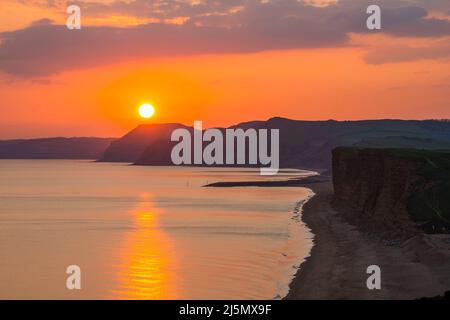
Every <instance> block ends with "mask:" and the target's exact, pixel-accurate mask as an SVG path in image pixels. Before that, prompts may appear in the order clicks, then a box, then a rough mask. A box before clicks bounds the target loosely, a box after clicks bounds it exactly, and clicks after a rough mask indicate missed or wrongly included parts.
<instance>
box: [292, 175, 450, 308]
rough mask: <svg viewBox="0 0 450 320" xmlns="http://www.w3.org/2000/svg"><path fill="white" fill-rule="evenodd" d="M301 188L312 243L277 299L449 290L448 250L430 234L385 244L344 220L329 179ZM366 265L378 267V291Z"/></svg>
mask: <svg viewBox="0 0 450 320" xmlns="http://www.w3.org/2000/svg"><path fill="white" fill-rule="evenodd" d="M305 187H307V188H310V189H312V190H313V192H314V193H315V196H314V197H313V198H311V199H310V200H308V202H306V203H305V205H304V206H303V212H302V220H303V222H304V223H305V224H306V225H307V226H308V227H309V228H310V229H311V230H312V233H313V234H314V239H313V243H314V244H313V247H312V249H311V253H310V256H309V257H308V258H307V259H306V260H305V262H304V263H302V265H301V266H300V268H299V270H298V271H297V274H296V275H295V277H294V279H293V281H292V282H291V284H290V290H289V293H288V295H287V296H286V297H284V298H283V299H286V300H303V299H304V300H311V299H320V300H322V299H358V300H365V299H418V298H423V297H435V296H439V295H442V294H444V292H445V291H446V290H449V289H450V251H449V248H445V247H442V246H440V244H441V242H439V241H435V240H437V239H436V236H431V235H425V234H420V235H417V236H415V237H413V238H410V239H408V240H407V241H404V242H403V243H401V244H400V245H399V246H388V245H386V244H384V243H383V242H382V241H379V240H374V239H371V238H369V237H368V236H367V235H365V234H364V233H362V232H361V231H360V230H359V228H358V227H355V226H353V225H351V224H349V223H347V222H346V221H345V219H344V217H343V216H344V214H343V213H342V212H338V211H336V210H335V209H334V208H333V207H332V205H331V200H332V196H333V189H332V184H331V182H323V183H318V184H314V185H308V186H305ZM444 237H445V236H444ZM433 241H435V242H433ZM370 265H378V266H380V268H381V290H369V289H368V288H367V285H366V281H367V278H368V277H369V276H370V275H369V274H367V273H366V270H367V267H368V266H370Z"/></svg>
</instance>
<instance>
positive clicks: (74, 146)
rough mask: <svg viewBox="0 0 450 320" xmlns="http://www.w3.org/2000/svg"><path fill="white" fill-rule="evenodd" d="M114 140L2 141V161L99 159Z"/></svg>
mask: <svg viewBox="0 0 450 320" xmlns="http://www.w3.org/2000/svg"><path fill="white" fill-rule="evenodd" d="M112 141H114V139H113V138H44V139H21V140H0V159H98V158H99V157H100V156H101V155H102V154H103V153H104V152H105V150H106V149H107V148H108V146H109V145H110V144H111V142H112Z"/></svg>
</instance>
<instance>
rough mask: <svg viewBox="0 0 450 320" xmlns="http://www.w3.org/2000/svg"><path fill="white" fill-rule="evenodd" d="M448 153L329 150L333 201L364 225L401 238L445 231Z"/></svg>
mask: <svg viewBox="0 0 450 320" xmlns="http://www.w3.org/2000/svg"><path fill="white" fill-rule="evenodd" d="M449 163H450V152H439V151H419V150H407V149H404V150H402V149H359V148H346V147H339V148H336V149H334V150H333V160H332V167H333V185H334V191H335V203H336V205H337V206H343V207H346V210H344V211H345V212H347V215H348V218H349V219H350V220H351V221H353V222H355V223H358V224H360V225H363V226H365V227H366V228H367V229H370V230H376V231H377V232H378V233H379V232H381V233H387V234H388V235H389V236H391V237H403V236H406V235H408V234H411V233H412V232H415V230H417V227H419V228H420V227H422V228H428V229H429V230H427V231H430V232H433V231H434V232H448V227H449V224H448V222H449V220H450V212H449V208H450V205H449V200H448V196H446V194H447V195H448V194H450V185H449V179H448V177H449V176H450V165H449Z"/></svg>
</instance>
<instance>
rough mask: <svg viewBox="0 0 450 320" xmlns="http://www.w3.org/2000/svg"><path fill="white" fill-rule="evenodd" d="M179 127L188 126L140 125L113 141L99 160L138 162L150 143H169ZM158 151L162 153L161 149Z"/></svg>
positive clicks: (173, 124) (168, 124) (171, 124)
mask: <svg viewBox="0 0 450 320" xmlns="http://www.w3.org/2000/svg"><path fill="white" fill-rule="evenodd" d="M177 128H187V127H186V126H183V125H181V124H175V123H167V124H147V125H140V126H138V127H136V128H135V129H133V130H131V131H130V132H129V133H127V134H126V135H124V136H123V137H122V138H120V139H117V140H116V141H114V142H112V143H111V145H110V146H109V147H108V148H107V149H106V150H105V152H104V154H103V155H102V156H101V157H100V159H99V161H101V162H136V161H137V160H138V159H139V158H140V157H141V155H142V154H143V153H144V151H145V150H146V149H147V147H148V146H149V145H152V144H153V143H156V142H158V141H163V142H165V143H166V144H169V143H170V135H171V133H172V131H173V130H175V129H177ZM161 147H163V146H161ZM158 150H159V149H158ZM154 151H155V150H154ZM158 153H161V150H159V151H158ZM169 159H170V158H169Z"/></svg>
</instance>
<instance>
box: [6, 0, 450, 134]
mask: <svg viewBox="0 0 450 320" xmlns="http://www.w3.org/2000/svg"><path fill="white" fill-rule="evenodd" d="M37 2H39V1H37ZM7 3H10V5H9V7H8V8H9V9H8V10H10V11H13V10H19V11H20V12H23V14H24V16H23V17H22V20H23V21H22V20H20V19H19V20H20V21H19V20H17V21H13V20H11V19H10V20H8V21H6V22H5V21H4V20H3V22H2V23H1V25H0V30H3V31H5V30H8V31H11V30H17V29H20V28H24V26H26V25H27V24H28V23H29V22H30V20H31V21H34V20H36V19H39V17H41V18H45V17H50V18H52V19H54V20H55V21H56V20H57V19H58V17H61V14H59V15H58V14H56V13H55V12H58V11H57V10H55V9H54V8H46V7H41V6H40V4H39V3H38V4H35V10H34V11H33V10H31V9H27V10H25V9H24V8H22V7H21V5H19V4H17V3H13V2H12V1H9V0H8V1H7ZM4 5H5V4H4ZM0 11H1V10H0ZM16 12H17V11H16ZM4 14H5V11H3V15H4ZM0 18H1V16H0ZM105 19H106V18H103V21H106V20H105ZM111 19H112V18H111ZM114 19H117V18H114ZM1 20H2V19H0V21H1ZM108 21H109V22H108V23H114V22H111V20H108ZM115 21H117V20H115ZM92 23H94V22H92ZM0 38H1V36H0ZM449 39H450V35H449V36H448V37H442V36H441V37H427V38H416V37H401V38H400V37H398V38H397V37H394V36H391V35H384V34H378V35H367V34H366V35H357V34H350V40H349V41H348V42H347V44H346V45H345V46H339V47H329V48H297V49H296V48H280V49H268V50H257V51H256V52H236V53H215V54H212V53H195V54H192V53H190V54H179V55H173V56H171V55H167V56H160V57H149V58H147V57H145V56H140V57H138V58H136V57H130V58H127V57H124V59H121V60H120V61H112V62H111V63H104V64H99V65H98V66H86V67H79V68H74V69H68V70H59V71H58V72H53V73H50V74H45V75H38V76H28V75H27V76H23V75H14V74H11V73H10V72H0V81H1V86H0V111H1V112H2V117H1V118H0V139H6V138H25V137H45V136H120V135H123V134H124V133H126V132H127V131H128V130H130V129H132V128H134V127H135V126H136V125H138V124H140V123H144V122H143V120H141V119H139V117H138V114H137V108H138V106H139V104H141V103H144V102H149V103H152V104H153V105H154V106H155V108H156V115H155V117H154V118H153V119H151V120H148V121H147V122H150V123H151V122H181V123H185V124H192V122H193V121H194V120H203V122H204V126H207V127H209V126H227V125H230V124H235V123H238V122H242V121H247V120H263V119H267V118H270V117H273V116H283V117H289V118H294V119H305V120H317V119H319V120H320V119H324V120H326V119H338V120H344V119H349V120H353V119H379V118H404V119H425V118H450V104H449V99H450V59H449V57H448V56H445V55H444V56H439V55H429V56H426V57H425V58H420V59H414V58H411V59H403V61H398V62H397V61H393V62H391V61H385V62H382V63H379V62H373V61H371V60H370V59H372V60H373V59H375V60H377V59H379V58H380V59H384V57H383V55H386V56H387V57H388V58H389V59H390V58H392V57H396V55H402V56H401V57H402V58H403V56H404V55H408V54H409V51H407V50H406V51H405V49H404V48H405V47H414V48H429V47H432V46H435V47H436V48H437V49H436V50H437V51H438V50H441V51H442V48H444V49H446V48H447V47H446V43H450V42H449ZM385 51H386V52H385ZM441 51H439V52H441ZM414 52H415V51H414ZM449 56H450V54H449ZM0 57H1V51H0ZM100 58H101V57H100ZM0 59H1V58H0ZM400 60H402V59H400Z"/></svg>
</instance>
